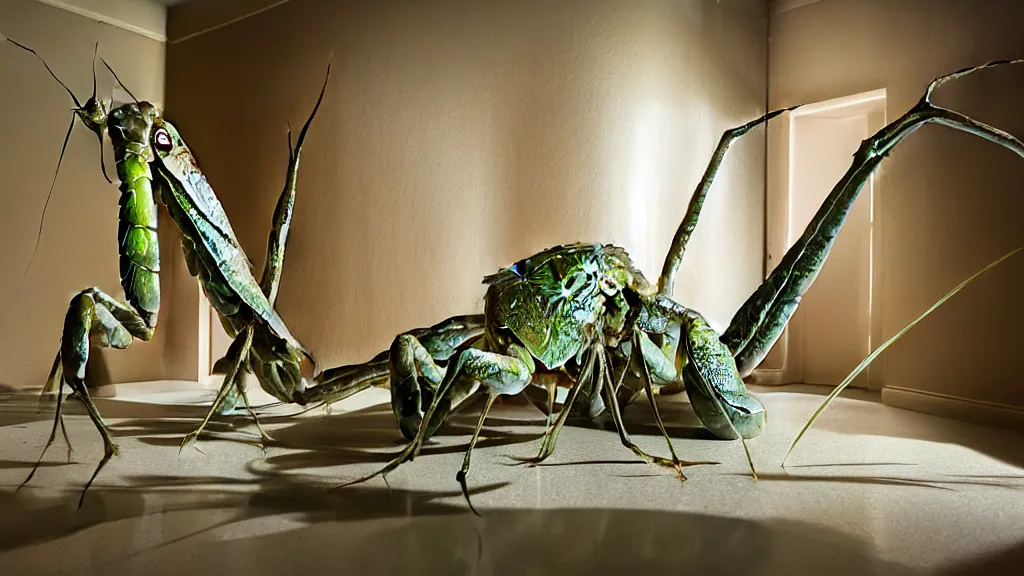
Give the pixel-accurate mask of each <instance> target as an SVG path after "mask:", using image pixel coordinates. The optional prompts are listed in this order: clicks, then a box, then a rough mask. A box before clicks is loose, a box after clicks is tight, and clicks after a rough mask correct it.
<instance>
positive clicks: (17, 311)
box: [0, 0, 198, 387]
mask: <svg viewBox="0 0 1024 576" xmlns="http://www.w3.org/2000/svg"><path fill="white" fill-rule="evenodd" d="M0 32H3V33H4V34H7V35H8V36H10V37H11V38H12V39H14V40H17V41H19V42H21V43H23V44H26V45H28V46H30V47H32V48H35V49H36V50H37V51H38V52H39V53H40V54H41V55H42V56H43V57H44V58H45V59H46V60H47V62H48V63H49V65H50V67H51V68H52V69H53V70H54V72H56V73H57V74H58V75H59V76H60V77H61V79H62V80H63V81H64V82H65V83H66V84H68V86H70V87H71V89H72V90H74V91H75V93H76V95H78V96H79V98H80V100H83V101H84V100H85V99H86V98H87V97H88V96H89V92H90V90H91V87H92V78H91V73H90V61H91V58H92V50H93V43H94V42H96V41H97V40H98V41H99V42H100V54H101V55H102V56H104V57H105V58H106V59H107V61H108V62H109V63H110V65H111V66H113V67H114V69H115V70H116V71H117V72H118V75H119V76H120V77H121V79H122V80H123V81H124V82H125V83H126V84H127V85H128V87H129V88H130V89H131V90H132V92H134V93H135V94H136V96H138V97H139V98H144V99H148V100H151V101H154V102H156V103H158V104H160V103H162V102H163V91H164V45H163V44H162V43H160V42H156V41H154V40H150V39H147V38H143V37H141V36H138V35H135V34H132V33H130V32H126V31H124V30H120V29H117V28H113V27H111V26H108V25H98V24H97V23H96V22H95V21H92V20H89V19H86V18H83V17H82V16H79V15H76V14H72V13H69V12H66V11H63V10H59V9H57V8H54V7H52V6H48V5H45V4H42V3H39V2H36V1H35V0H4V2H2V3H0ZM0 78H2V81H0V110H2V111H3V123H2V126H3V129H2V130H0V191H2V195H3V200H4V209H3V210H0V245H2V246H3V247H4V248H3V250H0V269H2V270H3V271H4V273H3V280H2V284H0V294H2V297H0V366H3V374H2V375H0V384H3V385H5V386H12V387H26V386H40V385H42V383H43V380H44V379H45V377H46V373H47V371H48V370H49V368H50V364H51V362H52V361H53V356H54V354H55V353H56V351H57V347H58V345H59V342H60V334H61V329H62V326H63V321H64V314H65V312H66V310H67V305H68V301H69V300H70V298H71V297H72V296H73V295H74V294H75V293H77V292H78V291H79V290H81V289H83V288H86V287H88V286H92V285H95V286H98V287H100V288H101V289H103V290H105V291H107V292H108V293H110V294H111V295H113V296H115V297H117V298H118V299H122V300H123V298H124V296H123V294H122V291H121V287H120V284H119V282H118V270H117V261H118V252H117V213H118V208H117V199H118V191H117V189H116V186H115V185H111V184H108V183H107V182H106V181H105V180H104V179H103V178H102V176H101V175H100V169H99V153H98V149H97V148H98V147H97V143H96V138H95V136H94V135H92V134H91V133H89V132H88V131H86V130H84V129H83V128H82V127H81V126H77V127H76V128H75V133H74V134H73V135H72V137H71V141H70V143H69V145H68V150H67V154H66V155H65V158H64V165H63V167H62V168H61V172H60V176H59V179H58V180H57V185H56V188H55V189H54V191H53V198H52V200H51V202H50V206H49V208H48V211H47V214H46V221H45V225H44V226H45V227H44V229H43V236H42V239H41V241H40V244H39V251H38V253H37V255H36V258H35V261H34V263H33V264H32V268H31V269H30V270H29V272H28V274H27V275H26V276H25V277H24V278H23V277H22V272H23V271H24V270H25V266H26V264H27V263H28V260H29V257H30V255H31V253H32V248H33V246H34V244H35V239H36V232H37V226H38V223H39V217H40V214H41V211H42V208H43V203H44V201H45V198H46V193H47V190H48V189H49V186H50V182H51V179H52V177H53V171H54V167H55V165H56V163H57V158H58V154H59V152H60V145H61V139H62V138H63V136H64V132H65V130H66V128H67V123H68V121H69V118H70V112H69V111H68V110H69V108H70V107H71V105H72V103H71V102H70V99H69V97H68V95H67V94H66V93H65V92H64V91H63V89H61V87H60V86H59V85H58V84H57V83H55V82H54V81H53V80H52V79H51V78H50V77H49V75H48V74H47V73H46V70H45V69H44V68H43V66H42V65H41V64H39V62H38V61H37V60H35V59H34V58H33V57H32V56H31V55H30V54H28V53H27V52H24V51H22V50H19V49H17V48H15V47H13V46H11V45H10V44H7V43H4V44H3V45H0ZM111 87H112V79H111V78H110V76H109V75H102V74H101V75H100V90H101V91H102V92H105V93H106V94H107V95H109V94H110V90H111ZM106 154H107V161H108V170H109V173H110V174H111V176H112V177H114V171H113V166H112V165H111V164H112V156H111V150H110V146H109V143H108V144H107V149H106ZM161 226H162V230H161V242H162V243H163V246H162V258H163V260H164V262H163V266H164V271H165V272H164V276H165V279H164V282H163V308H162V309H161V311H160V318H159V323H160V327H159V330H158V333H157V336H156V338H155V339H154V340H153V341H152V342H149V343H136V344H134V345H133V346H132V347H131V349H129V350H127V351H124V352H120V351H107V352H106V353H104V354H103V355H101V356H100V357H98V358H97V359H100V360H105V362H102V361H101V362H97V363H91V364H90V367H89V373H88V378H89V380H90V381H92V382H95V383H104V382H110V381H113V382H126V381H136V380H152V379H160V378H188V379H194V378H195V374H196V353H195V326H196V320H197V314H196V309H197V308H196V307H197V305H198V302H197V299H196V298H197V297H196V289H195V284H194V283H192V284H188V283H184V282H182V281H181V277H180V273H181V271H182V266H183V262H182V261H181V257H180V253H181V250H180V248H179V247H178V245H177V240H176V238H175V236H174V234H173V232H172V231H170V230H169V229H168V228H169V227H168V226H167V222H166V221H165V220H162V221H161ZM176 274H177V275H178V276H177V278H178V281H177V282H176V281H175V277H176V276H175V275H176ZM190 286H191V288H190ZM190 301H191V303H190ZM172 310H175V312H174V314H173V315H172V313H171V311H172ZM180 310H184V312H180Z"/></svg>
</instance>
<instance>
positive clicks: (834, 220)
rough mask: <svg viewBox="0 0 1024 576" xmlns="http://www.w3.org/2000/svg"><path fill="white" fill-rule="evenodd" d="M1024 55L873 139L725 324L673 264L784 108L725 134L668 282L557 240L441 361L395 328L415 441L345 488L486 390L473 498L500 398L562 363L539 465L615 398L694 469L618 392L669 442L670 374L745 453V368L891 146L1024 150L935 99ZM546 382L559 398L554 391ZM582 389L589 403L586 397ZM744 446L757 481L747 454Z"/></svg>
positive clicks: (601, 251) (504, 285)
mask: <svg viewBox="0 0 1024 576" xmlns="http://www.w3.org/2000/svg"><path fill="white" fill-rule="evenodd" d="M1017 62H1018V61H997V62H992V63H989V64H986V65H983V66H977V67H973V68H968V69H965V70H961V71H959V72H956V73H953V74H949V75H946V76H942V77H940V78H937V79H936V80H934V81H933V82H932V83H931V84H930V85H929V86H928V88H927V90H926V92H925V94H924V96H923V97H922V98H921V100H920V101H919V102H918V103H917V105H915V106H914V107H913V108H911V109H910V110H909V111H908V112H907V113H905V114H903V115H902V116H900V117H899V118H897V119H896V120H894V121H893V122H891V123H890V124H888V125H887V126H885V127H884V128H882V129H881V130H880V131H878V132H877V133H876V134H874V135H873V136H872V137H870V138H868V139H867V140H865V141H864V142H862V144H861V146H860V148H859V149H858V150H857V152H856V154H855V155H854V158H853V162H852V165H851V166H850V168H849V169H848V171H847V172H846V174H845V175H844V176H843V177H842V179H841V180H840V181H839V182H838V183H837V184H836V185H835V187H834V188H833V189H832V191H831V192H830V194H829V195H828V197H827V198H826V199H825V201H824V202H823V203H822V205H821V206H820V208H819V209H818V211H817V213H816V214H815V215H814V216H813V217H812V219H811V221H810V223H809V224H808V226H807V228H806V229H805V231H804V233H803V235H802V236H801V237H800V238H799V239H798V240H797V241H796V242H795V243H794V244H793V246H792V247H791V248H790V249H789V250H788V252H787V253H786V255H785V256H784V257H783V258H782V260H781V261H780V263H779V264H778V265H777V266H776V267H775V269H774V270H773V271H772V272H771V273H770V274H769V275H768V277H767V278H766V280H765V281H764V282H763V283H762V284H761V285H760V286H759V287H758V288H757V289H756V290H755V291H754V292H753V293H752V294H751V295H750V297H749V298H748V299H747V300H746V301H745V302H744V303H743V304H742V305H741V306H740V308H739V310H738V311H737V312H736V314H735V315H734V317H733V319H732V321H731V322H730V324H729V326H728V328H727V329H726V330H725V331H724V332H723V333H722V334H718V333H717V332H716V331H715V330H714V329H713V328H712V327H711V326H709V325H708V323H707V322H706V321H705V320H704V318H703V317H702V316H701V315H700V314H699V313H698V312H696V311H694V310H690V309H688V308H686V307H685V306H683V305H681V304H679V303H677V302H675V301H673V300H672V299H671V298H670V296H671V293H672V287H673V285H674V280H675V274H676V272H677V270H678V268H679V265H680V263H681V262H682V257H683V252H684V250H685V247H686V243H687V241H688V239H689V237H690V235H691V234H692V232H693V230H694V229H695V227H696V224H697V220H698V218H699V215H700V211H701V208H702V206H703V203H704V199H705V197H706V194H707V192H708V190H709V189H710V187H711V183H712V181H713V179H714V175H715V173H716V171H717V169H718V167H719V165H720V163H721V162H722V160H723V158H724V155H725V152H726V150H727V149H728V147H729V145H730V144H731V142H732V141H733V140H735V139H736V138H738V137H740V136H742V135H743V134H744V133H746V132H747V131H749V130H750V129H751V128H753V127H754V126H756V125H758V124H760V123H761V122H765V121H767V120H769V119H770V118H772V117H774V116H776V115H778V114H781V113H783V112H785V111H786V110H779V111H776V112H772V113H769V114H767V115H765V116H763V117H761V118H759V119H757V120H754V121H752V122H750V123H748V124H746V125H744V126H741V127H738V128H735V129H733V130H730V131H728V132H726V133H725V134H724V135H723V137H722V140H721V142H720V144H719V146H718V149H717V150H716V151H715V154H714V156H713V157H712V161H711V163H710V165H709V166H708V169H707V171H706V172H705V175H704V178H703V179H702V180H701V182H700V184H699V185H698V188H697V191H696V192H695V193H694V195H693V196H692V197H691V200H690V205H689V208H688V210H687V213H686V215H685V216H684V219H683V222H682V224H681V225H680V227H679V229H678V231H677V233H676V236H675V238H674V239H673V243H672V247H671V249H670V252H669V254H668V255H667V257H666V259H665V264H664V266H663V269H662V274H661V277H660V278H659V281H658V289H654V288H652V287H651V286H650V285H649V284H648V283H647V281H646V280H645V279H644V278H643V276H642V274H640V272H639V271H638V270H636V268H635V267H634V266H633V265H632V263H631V262H630V260H629V257H628V255H626V252H625V251H624V250H623V249H621V248H617V247H614V246H602V245H600V244H589V245H588V244H577V245H571V246H556V247H554V248H551V249H549V250H545V251H543V252H540V253H538V254H536V255H534V256H531V257H529V258H526V259H524V260H521V261H519V262H516V263H515V264H513V265H512V266H510V267H508V268H506V269H504V270H501V271H500V272H498V273H497V274H495V275H492V276H489V277H487V278H485V279H484V282H485V283H486V284H488V289H487V293H486V296H485V311H484V316H483V324H484V336H483V337H482V338H478V339H476V340H474V341H473V342H470V343H467V344H466V345H464V346H463V347H462V349H461V350H459V351H457V352H456V353H455V354H454V355H451V356H450V357H449V358H450V359H449V358H444V359H441V358H432V357H431V356H430V354H428V353H427V352H426V351H425V350H421V349H420V348H419V347H418V346H417V341H416V338H415V337H414V336H412V335H409V334H405V335H400V336H399V337H398V338H396V339H395V342H394V344H393V345H392V348H391V355H390V359H389V362H390V364H391V378H392V386H391V393H392V398H393V400H392V404H393V406H394V408H395V415H396V418H397V420H398V422H399V427H400V429H401V430H402V432H403V434H404V435H405V437H406V438H407V439H408V440H410V443H409V445H408V446H407V447H406V448H405V449H404V450H403V451H402V452H401V453H400V454H399V455H398V456H397V457H396V458H394V459H393V460H392V461H391V462H389V463H388V464H387V465H386V466H385V467H384V468H382V469H381V470H380V471H378V472H376V473H374V474H372V475H369V476H366V477H363V478H359V479H357V480H355V481H352V482H349V483H346V484H345V485H349V484H354V483H358V482H363V481H365V480H367V479H369V478H372V477H374V476H377V475H380V474H386V473H388V472H390V471H392V470H394V469H395V468H397V467H398V466H399V465H400V464H402V463H403V462H406V461H409V460H412V459H414V458H415V457H416V456H417V455H418V453H419V451H420V448H421V446H422V445H423V442H424V441H425V440H426V439H427V438H429V437H430V436H431V435H432V434H433V433H434V432H435V431H436V430H437V428H438V426H440V424H441V423H442V422H443V421H444V419H445V418H446V416H447V415H448V414H449V413H450V412H451V411H452V410H453V408H454V407H455V406H457V405H458V404H459V403H460V402H461V401H463V400H464V399H465V398H467V397H468V396H469V395H470V394H471V393H472V392H473V391H475V390H476V388H477V387H482V388H483V389H484V390H485V391H486V393H487V395H488V402H487V404H486V406H485V408H484V410H483V413H482V414H481V416H480V420H479V422H478V424H477V427H476V430H475V432H474V434H473V437H472V439H471V440H470V443H469V448H468V450H467V451H466V456H465V459H464V461H463V465H462V468H461V469H460V471H459V472H458V474H457V476H456V478H457V480H458V481H459V483H460V485H461V486H462V489H463V493H464V495H466V498H467V501H468V499H469V498H468V490H467V487H466V474H467V473H468V470H469V463H470V455H471V453H472V450H473V447H474V445H475V443H476V441H477V438H478V437H479V434H480V431H481V428H482V426H483V424H484V421H485V419H486V417H487V412H488V410H489V408H490V406H491V405H492V403H493V401H494V399H495V398H496V397H497V396H499V395H504V394H517V393H519V392H521V391H523V390H524V389H525V388H526V387H528V386H530V385H531V384H533V385H537V384H539V383H540V381H541V380H543V381H544V382H548V381H549V380H548V379H540V378H537V376H539V375H541V374H551V373H560V374H563V375H564V376H565V377H566V378H567V379H568V380H569V381H570V383H571V386H572V390H571V392H570V393H569V396H568V399H567V400H566V402H565V403H564V404H563V405H562V407H561V408H560V409H559V412H558V417H557V419H555V420H554V421H552V420H551V417H550V416H549V425H548V427H547V429H546V431H545V434H544V436H543V438H542V440H541V446H540V451H539V452H538V454H537V456H536V457H534V458H527V459H523V460H524V461H526V462H530V463H536V462H539V461H541V460H543V459H545V458H547V457H548V456H549V455H550V454H551V453H552V452H553V450H554V446H555V441H556V439H557V436H558V432H559V430H560V428H561V426H562V425H563V424H564V423H565V421H566V418H567V417H568V415H569V414H571V413H574V411H575V412H576V413H583V414H586V415H589V416H594V415H596V414H598V413H600V412H601V411H603V410H604V409H609V410H610V411H611V413H612V418H613V420H614V423H615V425H616V428H617V430H618V433H619V437H620V439H621V441H622V443H623V444H624V445H625V446H626V447H628V448H630V449H631V450H632V451H633V452H634V453H636V454H637V455H638V456H640V457H642V458H644V459H645V460H646V461H648V462H651V463H656V464H660V465H666V466H670V467H672V468H674V469H675V470H676V471H677V472H679V475H680V477H683V475H682V471H681V469H682V467H683V466H685V465H688V464H697V463H695V462H685V461H682V460H680V459H679V458H677V457H676V454H675V451H674V449H673V447H672V444H671V442H670V441H669V450H670V453H671V459H666V458H660V457H656V456H651V455H649V454H647V453H645V452H643V451H642V450H640V449H639V448H638V447H637V446H636V445H635V444H633V443H632V441H631V440H630V439H629V436H628V434H627V432H626V430H625V427H624V425H623V421H622V417H621V406H620V403H621V402H622V401H623V400H625V399H627V398H630V397H633V394H632V392H633V391H636V390H641V389H642V390H644V391H645V392H646V395H647V397H648V400H649V402H650V404H651V408H652V410H653V411H654V416H655V419H656V421H657V423H658V425H659V428H660V429H661V431H662V434H663V435H665V438H666V441H668V436H667V434H665V431H664V426H663V424H662V421H661V418H660V415H659V413H658V408H657V404H656V403H655V402H654V398H653V389H654V388H656V387H658V386H659V385H661V386H664V385H673V386H675V387H679V386H681V387H683V388H684V389H685V390H686V392H687V394H688V396H689V399H690V403H691V405H692V407H693V409H694V412H695V413H696V415H697V417H698V420H699V421H700V422H701V424H702V425H703V426H704V427H706V428H707V429H708V430H710V431H711V432H712V433H713V434H714V435H715V436H717V437H719V438H723V439H739V440H740V441H741V442H743V446H744V449H745V450H746V443H745V439H747V438H752V437H754V436H757V435H758V434H760V433H761V431H762V430H763V427H764V425H765V423H766V420H767V414H766V413H765V411H764V407H763V405H762V404H761V403H760V402H759V401H758V400H757V399H756V398H755V397H754V396H753V395H751V394H750V393H749V392H748V391H747V390H746V388H745V386H744V384H743V378H745V377H747V376H749V375H750V374H751V373H752V372H753V370H754V369H755V368H756V367H757V366H758V365H759V364H760V363H761V362H762V361H763V360H764V358H765V357H766V356H767V354H768V352H769V351H770V350H771V348H772V346H773V345H774V344H775V342H776V341H777V340H778V338H779V337H780V336H781V334H782V332H783V330H784V329H785V327H786V325H787V323H788V322H789V319H790V318H791V317H792V315H793V313H794V312H795V311H796V308H797V306H798V305H799V302H800V298H801V296H802V295H803V294H804V293H805V292H806V291H807V289H808V288H809V287H810V286H811V284H812V283H813V281H814V279H815V278H816V276H817V274H818V272H819V271H820V270H821V268H822V266H823V265H824V262H825V259H826V258H827V257H828V254H829V252H830V250H831V248H832V246H833V244H834V242H835V239H836V235H837V234H838V233H839V231H840V229H841V228H842V225H843V223H844V222H845V220H846V217H847V215H848V214H849V211H850V209H851V207H852V206H853V203H854V201H855V200H856V198H857V195H858V194H859V192H860V191H861V189H862V188H863V186H864V184H865V183H866V182H867V180H868V178H869V177H870V176H871V174H872V173H873V172H874V171H875V169H876V168H877V167H878V166H879V164H880V163H881V162H882V160H883V159H884V158H885V157H886V156H887V155H888V154H889V153H890V152H891V151H892V149H893V147H895V146H896V145H897V144H898V143H899V142H900V141H902V140H903V138H905V137H906V136H908V135H909V134H911V133H913V132H914V131H915V130H917V129H918V128H919V127H921V126H922V125H925V124H930V123H932V124H939V125H943V126H947V127H950V128H954V129H957V130H961V131H964V132H967V133H970V134H974V135H977V136H980V137H982V138H984V139H986V140H988V141H990V142H993V143H995V144H998V145H1000V146H1002V147H1004V148H1007V149H1008V150H1010V151H1012V152H1014V153H1015V154H1017V155H1019V156H1022V157H1024V143H1022V142H1021V141H1020V140H1019V139H1017V138H1016V137H1014V136H1012V135H1010V134H1007V133H1005V132H1003V131H1001V130H998V129H996V128H993V127H991V126H988V125H986V124H983V123H981V122H978V121H976V120H974V119H972V118H970V117H968V116H965V115H963V114H961V113H959V112H955V111H953V110H949V109H946V108H943V107H940V106H936V105H935V104H933V103H932V102H931V96H932V93H933V92H934V90H935V89H936V88H937V87H938V86H940V85H941V84H943V83H945V82H947V81H949V80H952V79H957V78H961V77H963V76H966V75H968V74H970V73H973V72H975V71H977V70H980V69H983V68H988V67H991V66H997V65H1002V64H1012V63H1017ZM616 371H617V372H618V376H616V375H615V373H616ZM546 387H547V388H548V395H549V396H548V405H549V406H551V405H552V400H551V395H552V388H551V386H550V385H547V386H546ZM602 396H603V398H602ZM580 397H588V398H590V402H589V403H585V406H583V407H580V406H577V402H578V401H579V398H580ZM746 455H747V459H748V463H749V464H750V467H751V472H752V473H753V475H754V478H755V479H756V472H754V470H753V462H752V460H751V459H750V453H749V451H747V452H746ZM470 506H471V507H472V505H470Z"/></svg>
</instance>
